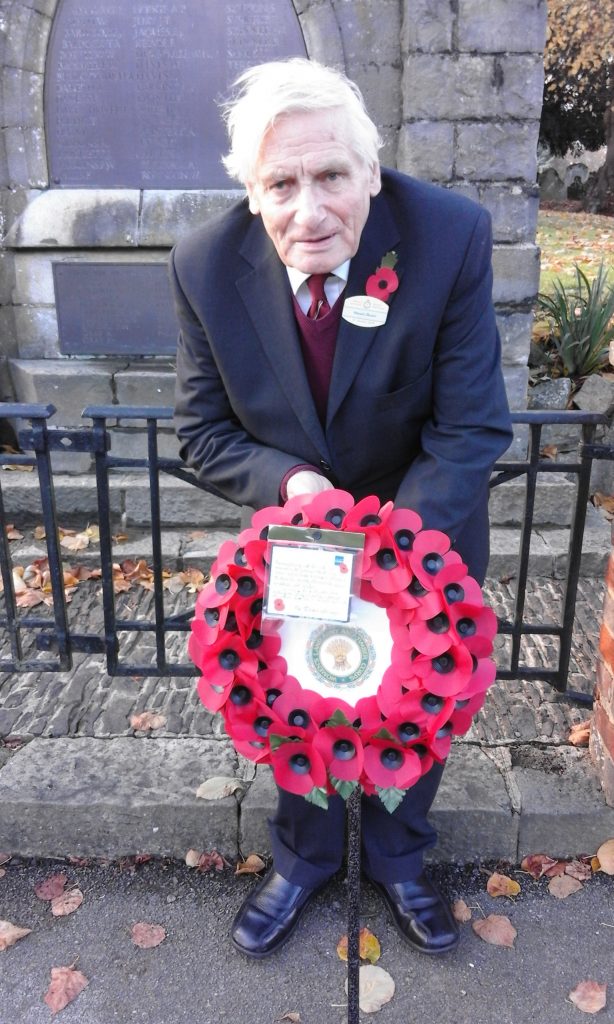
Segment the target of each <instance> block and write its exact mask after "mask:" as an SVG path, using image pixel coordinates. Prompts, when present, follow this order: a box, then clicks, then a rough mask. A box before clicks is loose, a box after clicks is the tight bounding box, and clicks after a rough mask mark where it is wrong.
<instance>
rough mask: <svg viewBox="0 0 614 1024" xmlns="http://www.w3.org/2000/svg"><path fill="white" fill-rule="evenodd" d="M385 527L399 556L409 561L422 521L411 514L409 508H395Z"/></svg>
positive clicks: (415, 514) (416, 515)
mask: <svg viewBox="0 0 614 1024" xmlns="http://www.w3.org/2000/svg"><path fill="white" fill-rule="evenodd" d="M386 525H387V526H388V529H389V531H390V533H391V534H392V539H393V541H394V545H395V548H396V550H397V551H398V552H399V554H400V556H401V557H405V558H407V559H409V553H410V552H411V550H412V548H413V546H414V540H415V538H416V535H417V534H418V533H419V532H420V531H421V529H422V520H421V518H420V516H419V515H418V513H417V512H412V511H411V509H409V508H395V509H393V511H392V512H391V514H390V517H389V518H388V521H387V524H386Z"/></svg>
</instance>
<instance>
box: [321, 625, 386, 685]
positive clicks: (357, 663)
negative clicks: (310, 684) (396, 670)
mask: <svg viewBox="0 0 614 1024" xmlns="http://www.w3.org/2000/svg"><path fill="white" fill-rule="evenodd" d="M375 659H376V655H375V647H374V646H373V641H372V640H371V637H370V636H369V634H368V633H366V632H365V630H364V629H360V627H359V626H339V625H335V626H331V625H329V624H325V625H323V626H318V628H317V629H314V631H313V632H312V634H311V636H310V638H309V644H308V646H307V663H308V665H309V668H310V669H311V671H312V673H313V675H314V676H316V678H317V679H319V680H320V681H321V682H323V683H326V684H328V685H329V686H332V687H333V688H334V689H342V688H348V689H351V688H352V687H355V686H360V684H361V683H363V682H364V681H365V680H366V679H368V678H369V676H370V675H371V673H372V671H373V668H374V665H375Z"/></svg>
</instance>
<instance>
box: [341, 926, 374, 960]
mask: <svg viewBox="0 0 614 1024" xmlns="http://www.w3.org/2000/svg"><path fill="white" fill-rule="evenodd" d="M358 955H359V957H360V959H361V960H368V961H369V963H371V964H375V963H377V961H378V960H379V958H380V956H381V955H382V947H381V946H380V944H379V939H378V938H376V936H375V935H374V934H373V932H370V931H369V929H368V928H361V929H360V932H359V935H358ZM337 956H338V957H339V959H340V960H345V961H346V962H347V958H348V937H347V935H343V936H342V937H341V938H340V939H339V942H338V943H337Z"/></svg>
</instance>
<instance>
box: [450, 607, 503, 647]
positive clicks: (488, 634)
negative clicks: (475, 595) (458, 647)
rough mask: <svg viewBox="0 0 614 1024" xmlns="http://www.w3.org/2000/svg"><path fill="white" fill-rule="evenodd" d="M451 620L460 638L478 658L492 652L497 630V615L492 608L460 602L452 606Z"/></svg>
mask: <svg viewBox="0 0 614 1024" xmlns="http://www.w3.org/2000/svg"><path fill="white" fill-rule="evenodd" d="M450 620H451V622H452V624H453V626H454V629H455V631H456V633H457V635H458V637H459V639H460V640H461V641H462V643H463V644H464V645H465V647H466V648H467V650H468V651H471V653H472V654H475V656H476V658H487V657H488V656H489V655H490V654H492V645H493V640H494V638H495V634H496V632H497V616H496V615H495V613H494V612H493V610H492V608H486V607H485V606H484V605H482V606H481V607H479V606H477V605H474V604H465V603H464V602H458V603H457V604H453V605H452V607H451V608H450Z"/></svg>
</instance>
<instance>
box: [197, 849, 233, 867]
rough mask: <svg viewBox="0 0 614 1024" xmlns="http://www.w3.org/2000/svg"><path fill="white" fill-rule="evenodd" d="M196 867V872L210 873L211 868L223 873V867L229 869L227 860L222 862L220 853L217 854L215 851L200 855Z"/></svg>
mask: <svg viewBox="0 0 614 1024" xmlns="http://www.w3.org/2000/svg"><path fill="white" fill-rule="evenodd" d="M196 867H197V869H198V871H211V870H212V869H213V868H215V870H216V871H223V870H224V868H225V867H229V864H228V861H227V860H224V858H223V857H222V855H221V853H218V852H217V850H211V852H210V853H201V855H200V859H199V861H198V864H197V865H196Z"/></svg>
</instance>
